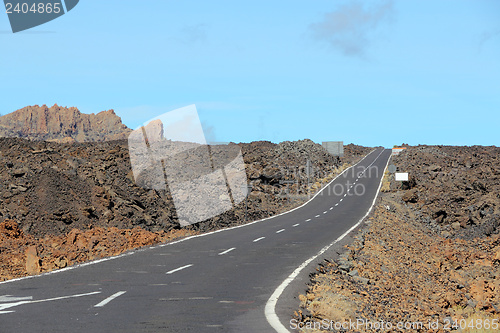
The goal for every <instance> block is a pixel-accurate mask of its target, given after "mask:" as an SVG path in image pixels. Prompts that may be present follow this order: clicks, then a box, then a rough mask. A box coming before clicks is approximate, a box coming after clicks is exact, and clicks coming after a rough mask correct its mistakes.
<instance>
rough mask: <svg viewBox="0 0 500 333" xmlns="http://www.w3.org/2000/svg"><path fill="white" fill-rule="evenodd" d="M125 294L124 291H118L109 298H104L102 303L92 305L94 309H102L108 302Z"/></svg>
mask: <svg viewBox="0 0 500 333" xmlns="http://www.w3.org/2000/svg"><path fill="white" fill-rule="evenodd" d="M125 293H126V291H119V292H117V293H114V294H113V295H111V296H109V297H108V298H106V299H105V300H103V301H102V302H99V303H97V304H96V305H94V308H102V307H103V306H105V305H106V304H108V303H109V302H111V301H112V300H114V299H115V298H117V297H120V296H121V295H123V294H125Z"/></svg>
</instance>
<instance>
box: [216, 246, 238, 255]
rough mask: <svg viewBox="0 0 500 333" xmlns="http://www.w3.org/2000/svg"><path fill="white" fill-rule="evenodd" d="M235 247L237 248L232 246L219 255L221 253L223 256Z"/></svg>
mask: <svg viewBox="0 0 500 333" xmlns="http://www.w3.org/2000/svg"><path fill="white" fill-rule="evenodd" d="M235 249H236V248H235V247H232V248H230V249H229V250H226V251H224V252H221V253H219V255H220V256H222V255H224V254H226V253H229V252H231V251H232V250H235Z"/></svg>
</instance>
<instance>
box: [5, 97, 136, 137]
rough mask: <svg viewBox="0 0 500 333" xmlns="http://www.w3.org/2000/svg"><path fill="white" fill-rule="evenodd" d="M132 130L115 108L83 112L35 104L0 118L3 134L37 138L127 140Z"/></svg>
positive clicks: (73, 108)
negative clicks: (96, 112)
mask: <svg viewBox="0 0 500 333" xmlns="http://www.w3.org/2000/svg"><path fill="white" fill-rule="evenodd" d="M130 131H131V129H129V128H128V127H127V126H125V125H124V124H123V123H122V121H121V118H120V117H119V116H117V115H116V114H115V112H114V111H113V110H108V111H102V112H99V113H98V114H93V113H91V114H84V113H81V112H80V111H79V110H78V109H77V108H75V107H70V108H67V107H61V106H58V105H57V104H55V105H54V106H52V107H50V108H49V107H48V106H46V105H42V106H38V105H35V106H27V107H25V108H22V109H19V110H17V111H14V112H12V113H9V114H7V115H5V116H2V117H0V137H17V138H25V139H30V140H35V141H56V142H75V141H76V142H99V141H110V140H121V139H126V138H127V137H128V134H129V133H130Z"/></svg>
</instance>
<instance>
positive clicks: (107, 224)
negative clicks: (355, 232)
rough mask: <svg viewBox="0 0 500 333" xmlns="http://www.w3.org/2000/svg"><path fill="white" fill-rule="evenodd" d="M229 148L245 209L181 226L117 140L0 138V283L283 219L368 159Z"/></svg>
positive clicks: (301, 150)
mask: <svg viewBox="0 0 500 333" xmlns="http://www.w3.org/2000/svg"><path fill="white" fill-rule="evenodd" d="M229 146H231V147H238V148H241V151H242V154H243V159H244V162H245V169H246V173H247V176H248V179H249V181H250V182H251V183H252V184H253V189H252V192H251V193H250V195H249V197H248V202H245V201H244V202H241V203H239V204H238V205H237V206H236V207H234V208H233V209H231V210H229V211H227V212H225V213H223V214H220V215H218V216H215V217H213V218H210V219H208V220H206V221H203V222H200V223H196V224H193V225H189V226H187V227H181V225H180V223H179V221H178V219H177V217H176V214H175V209H174V205H173V203H172V197H171V195H170V193H169V191H168V189H163V190H161V189H149V188H143V187H140V186H138V185H137V184H136V182H135V178H134V175H133V172H132V169H131V164H130V155H129V149H128V142H127V141H126V140H118V141H106V142H81V143H80V142H74V143H58V142H47V141H29V140H26V139H20V138H0V175H1V177H0V183H1V184H0V222H1V223H2V224H1V225H0V260H1V262H2V267H1V268H0V280H5V279H9V278H13V277H18V276H23V275H26V274H35V273H38V272H45V271H49V270H52V269H56V268H61V267H65V266H67V265H72V264H75V263H79V262H83V261H86V260H91V259H94V258H100V257H103V256H109V255H114V254H118V253H121V252H123V251H126V250H127V249H131V248H134V247H137V246H144V245H150V244H154V243H157V242H161V241H167V240H170V239H173V238H176V237H184V236H186V235H191V234H194V233H198V232H205V231H210V230H215V229H218V228H223V227H228V226H232V225H237V224H241V223H244V222H245V220H246V221H251V220H256V219H260V218H264V217H268V216H271V215H274V214H276V213H280V212H283V211H284V210H288V209H290V208H292V207H295V206H297V205H299V204H301V203H302V202H304V200H306V199H307V197H308V194H309V193H313V192H314V191H316V190H317V189H319V188H320V187H321V186H322V184H323V183H324V182H326V181H328V180H329V179H331V178H332V176H333V175H334V174H336V173H338V172H340V171H341V170H343V169H344V168H345V167H346V166H347V165H348V163H353V162H354V161H357V160H359V159H360V158H361V157H362V156H364V155H365V154H366V153H368V152H369V151H370V149H369V148H365V147H358V146H354V145H351V146H348V147H347V148H346V157H345V158H342V160H341V159H339V158H338V157H334V156H331V155H330V154H328V153H327V152H326V151H325V150H324V149H323V148H322V147H321V145H318V144H315V143H313V142H312V141H310V140H302V141H297V142H283V143H280V144H274V143H271V142H253V143H250V144H238V145H235V144H230V145H229ZM214 149H215V148H214ZM307 158H309V159H310V160H311V161H312V165H313V174H312V176H311V180H310V184H307V177H306V174H305V171H304V168H305V160H306V159H307ZM283 180H293V181H296V183H294V184H286V183H283ZM246 204H248V211H247V209H246ZM2 221H3V222H2Z"/></svg>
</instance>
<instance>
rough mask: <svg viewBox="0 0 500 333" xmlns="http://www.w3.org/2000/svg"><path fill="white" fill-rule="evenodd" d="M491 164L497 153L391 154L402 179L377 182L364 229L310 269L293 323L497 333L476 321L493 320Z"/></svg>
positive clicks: (495, 237) (497, 288) (499, 233)
mask: <svg viewBox="0 0 500 333" xmlns="http://www.w3.org/2000/svg"><path fill="white" fill-rule="evenodd" d="M499 158H500V148H497V147H446V146H432V147H430V146H418V147H408V148H407V149H406V151H405V152H402V153H401V154H400V155H398V156H393V158H392V163H393V164H394V165H396V166H397V168H398V170H399V171H401V172H409V174H410V179H409V181H408V182H403V183H399V182H395V181H394V179H393V176H392V175H389V174H386V176H385V177H386V178H385V184H384V186H383V189H384V193H382V195H381V198H380V200H379V204H378V206H377V208H376V209H375V211H374V213H373V214H372V215H371V217H370V218H369V220H367V222H366V226H365V227H364V228H363V229H362V231H361V232H360V233H359V234H358V235H357V237H356V238H357V239H356V240H355V241H354V243H353V244H351V245H350V246H349V248H348V249H346V252H345V253H343V254H342V255H341V256H340V257H339V258H336V259H334V260H329V261H326V262H325V263H324V265H322V266H321V267H319V268H318V272H317V273H316V274H314V275H313V277H312V280H311V285H310V286H309V289H308V291H307V293H306V294H305V295H301V296H300V299H301V307H302V309H301V310H299V311H297V313H296V314H295V316H296V317H297V318H298V319H300V320H302V322H303V323H304V324H306V323H308V324H309V327H314V326H311V325H314V323H320V322H321V321H322V320H324V319H327V320H333V321H335V322H344V321H349V319H350V320H352V321H356V320H358V319H362V320H364V321H365V322H367V321H370V322H372V323H375V322H377V323H381V322H382V321H383V322H385V323H387V322H391V323H392V324H393V325H394V327H393V328H394V329H392V330H390V331H397V332H403V331H412V332H445V331H449V330H459V329H460V325H462V326H461V329H460V330H461V331H462V332H494V331H498V329H497V330H493V329H492V327H491V326H490V327H486V326H482V325H481V323H486V322H489V323H490V325H491V323H492V322H493V319H497V320H498V319H500V228H499V215H498V213H499V207H500V191H499V184H500V167H499V163H498V161H499ZM436 321H437V322H439V327H434V326H431V325H429V323H435V322H436ZM397 323H404V324H407V325H412V323H422V325H423V326H421V327H419V326H416V325H417V324H414V326H413V327H410V328H408V327H407V328H406V329H396V325H397ZM318 325H319V324H318ZM305 331H311V332H312V331H314V332H320V331H327V330H322V329H321V327H320V326H317V327H316V329H310V330H305ZM348 331H350V332H351V331H358V332H371V331H373V332H375V331H377V330H376V329H370V327H366V326H361V328H360V329H358V330H348Z"/></svg>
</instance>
